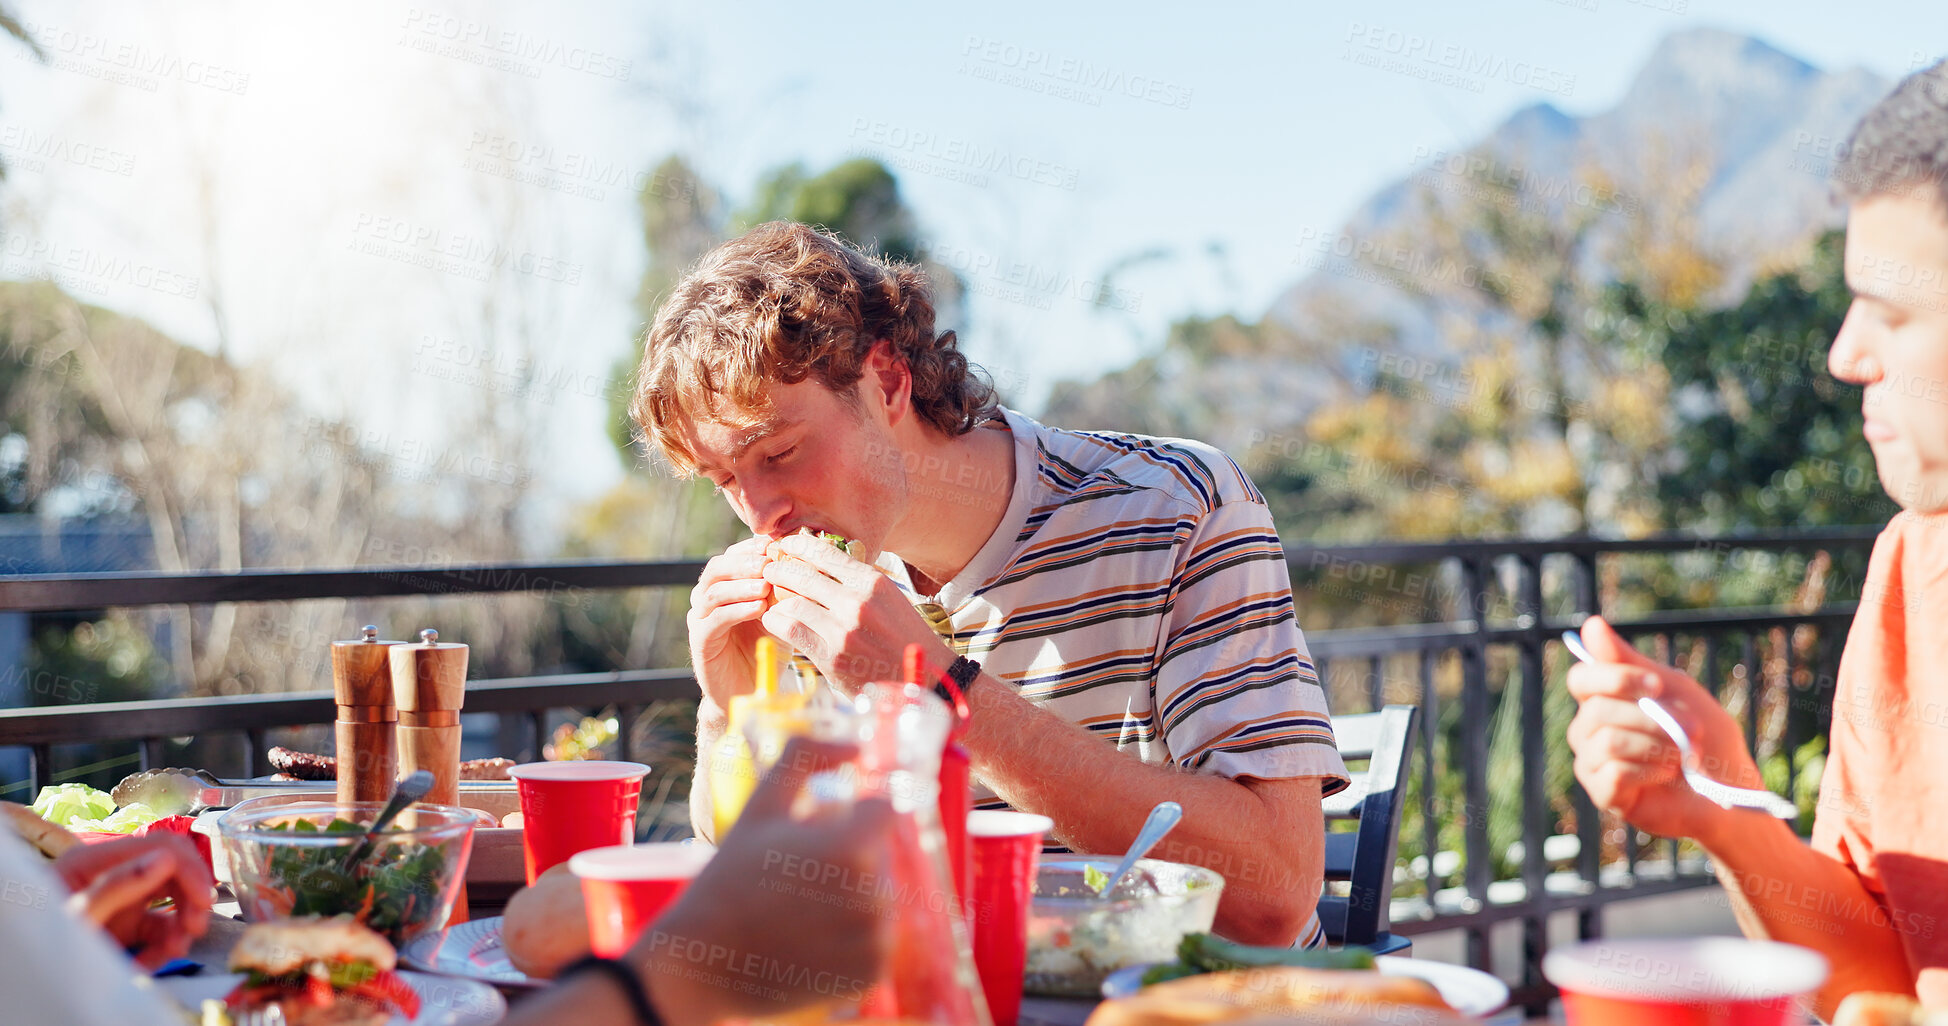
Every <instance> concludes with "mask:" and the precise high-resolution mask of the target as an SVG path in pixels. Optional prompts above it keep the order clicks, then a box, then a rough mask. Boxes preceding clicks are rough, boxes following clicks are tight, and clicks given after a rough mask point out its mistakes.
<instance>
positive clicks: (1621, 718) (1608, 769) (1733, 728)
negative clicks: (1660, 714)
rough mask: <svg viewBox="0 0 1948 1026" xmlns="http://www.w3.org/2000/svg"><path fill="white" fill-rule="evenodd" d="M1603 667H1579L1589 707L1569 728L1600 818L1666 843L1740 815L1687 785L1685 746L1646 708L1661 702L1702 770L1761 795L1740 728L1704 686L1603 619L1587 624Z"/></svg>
mask: <svg viewBox="0 0 1948 1026" xmlns="http://www.w3.org/2000/svg"><path fill="white" fill-rule="evenodd" d="M1582 634H1583V644H1584V645H1585V646H1587V647H1588V648H1589V650H1590V655H1592V656H1594V657H1595V658H1596V662H1593V663H1579V664H1577V665H1575V666H1572V667H1570V668H1569V691H1570V693H1571V694H1573V695H1575V696H1576V700H1577V701H1578V702H1580V703H1582V704H1581V706H1580V707H1579V708H1578V709H1577V710H1576V718H1575V719H1574V720H1572V721H1571V722H1570V724H1569V747H1570V749H1571V750H1572V751H1574V752H1575V753H1576V761H1575V768H1576V779H1577V780H1578V781H1580V782H1581V783H1582V785H1583V789H1584V790H1586V791H1588V792H1589V795H1590V799H1591V800H1592V801H1594V802H1595V803H1596V806H1597V807H1598V808H1600V809H1605V810H1608V811H1610V812H1615V813H1617V814H1619V815H1621V816H1622V817H1623V818H1625V819H1627V820H1629V821H1630V822H1631V823H1633V824H1635V825H1636V826H1638V827H1640V828H1642V829H1644V830H1648V831H1650V832H1651V833H1653V834H1657V835H1659V836H1663V837H1699V836H1700V835H1702V834H1705V833H1708V832H1710V831H1711V830H1713V829H1714V828H1716V827H1722V826H1725V825H1726V824H1727V823H1728V822H1732V821H1731V820H1729V819H1728V817H1735V816H1738V815H1740V814H1739V813H1736V812H1732V811H1729V810H1726V809H1723V808H1720V807H1719V806H1718V805H1717V804H1716V803H1715V802H1712V801H1711V800H1709V799H1707V798H1705V797H1703V796H1701V795H1699V794H1698V793H1697V792H1696V791H1693V790H1692V789H1691V786H1690V785H1689V784H1687V783H1685V781H1684V775H1683V772H1682V768H1681V767H1680V766H1679V763H1678V751H1677V744H1676V742H1674V741H1672V740H1671V738H1670V735H1668V734H1666V733H1664V731H1663V730H1662V729H1661V728H1659V727H1658V726H1657V724H1656V723H1654V722H1652V721H1651V719H1650V717H1648V716H1646V715H1644V713H1643V710H1641V709H1639V708H1638V707H1637V699H1639V698H1646V697H1648V698H1655V699H1657V701H1658V702H1659V703H1660V704H1662V705H1663V706H1664V708H1665V709H1668V710H1669V711H1670V713H1671V715H1672V716H1673V717H1675V718H1676V719H1677V721H1678V724H1679V725H1681V726H1682V727H1683V728H1684V730H1685V733H1687V734H1689V735H1690V738H1691V746H1692V749H1693V750H1694V751H1695V752H1696V754H1697V757H1698V759H1699V768H1700V769H1702V770H1704V772H1705V775H1706V776H1709V777H1711V778H1712V779H1714V780H1718V781H1721V782H1723V783H1727V784H1730V785H1732V786H1734V787H1760V786H1762V783H1763V782H1762V780H1761V778H1760V776H1759V770H1758V766H1757V764H1755V763H1754V762H1753V761H1752V756H1751V754H1750V753H1749V752H1747V751H1746V750H1745V740H1744V738H1743V737H1742V736H1741V735H1740V733H1739V729H1738V723H1737V721H1735V720H1733V719H1732V717H1731V714H1730V713H1727V712H1726V711H1725V709H1724V707H1723V706H1721V705H1719V704H1718V703H1717V701H1716V700H1714V699H1713V698H1712V697H1711V693H1710V692H1708V691H1706V690H1705V688H1704V686H1703V685H1702V684H1699V683H1698V682H1697V681H1695V680H1692V679H1691V678H1690V677H1689V676H1687V675H1686V674H1684V673H1681V672H1679V671H1678V670H1676V669H1673V668H1671V667H1669V666H1665V665H1663V664H1661V663H1658V662H1655V661H1654V660H1651V659H1649V658H1648V657H1646V656H1644V655H1643V654H1641V653H1639V652H1638V651H1637V650H1636V649H1634V648H1631V647H1630V646H1629V645H1628V644H1626V643H1625V642H1624V640H1623V639H1622V638H1621V637H1619V636H1618V635H1617V632H1616V631H1615V630H1613V629H1612V628H1611V627H1610V625H1609V624H1608V623H1606V622H1604V620H1603V619H1602V618H1601V617H1595V616H1593V617H1590V618H1589V620H1588V621H1586V622H1585V623H1584V624H1583V631H1582Z"/></svg>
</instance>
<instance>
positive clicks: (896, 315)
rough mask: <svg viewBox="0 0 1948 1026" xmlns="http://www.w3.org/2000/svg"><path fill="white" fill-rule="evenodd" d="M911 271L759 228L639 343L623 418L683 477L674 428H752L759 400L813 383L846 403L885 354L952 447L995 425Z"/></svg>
mask: <svg viewBox="0 0 1948 1026" xmlns="http://www.w3.org/2000/svg"><path fill="white" fill-rule="evenodd" d="M933 319H934V308H933V295H932V286H931V285H930V283H929V282H928V281H927V276H926V274H925V272H923V271H922V270H921V269H920V268H919V267H916V266H914V265H912V264H905V263H899V262H896V261H891V260H886V259H882V258H879V257H874V256H869V255H867V254H865V253H862V252H860V251H859V250H857V249H855V248H853V247H852V246H849V245H847V244H846V243H845V242H844V241H842V240H840V239H839V238H838V237H837V236H834V235H832V234H830V233H828V232H824V231H821V230H819V229H816V228H812V227H810V226H807V225H803V224H795V223H792V222H787V221H773V222H771V223H769V224H762V225H759V226H757V227H756V228H753V229H751V230H750V231H748V232H745V233H744V234H743V235H741V236H738V237H737V238H735V239H732V240H731V241H729V242H726V243H724V244H723V245H721V246H719V247H717V248H716V249H714V250H712V251H711V252H710V253H709V254H707V255H706V256H705V257H704V258H703V259H702V260H701V261H700V262H699V263H698V264H697V266H696V268H695V269H693V270H692V271H690V273H689V274H687V275H685V276H684V278H683V280H682V281H681V282H678V283H677V286H676V288H675V289H674V290H673V291H672V292H671V294H670V298H669V300H668V301H667V302H665V303H664V304H663V307H662V309H661V310H659V311H658V312H657V314H656V321H655V323H654V324H652V325H651V326H650V328H649V331H648V333H647V334H646V335H645V336H644V339H643V359H642V364H641V366H640V367H639V368H638V370H637V372H636V385H635V391H634V394H633V396H632V398H631V400H630V404H629V416H630V419H632V420H634V421H635V423H636V426H637V427H638V428H640V429H641V430H642V432H643V435H644V437H645V438H646V439H648V441H649V443H650V444H651V445H652V446H653V447H654V448H655V449H656V450H657V451H658V452H661V453H662V454H663V456H664V457H665V458H666V459H668V460H669V462H670V464H671V465H672V467H673V468H675V470H676V471H677V472H678V473H679V474H683V475H685V476H688V475H690V474H694V473H695V472H696V469H697V463H696V456H695V454H694V453H692V452H691V451H690V450H689V447H688V446H687V445H686V444H685V442H684V440H683V433H682V431H681V430H680V427H679V425H681V424H684V423H688V422H691V421H693V420H695V419H698V418H705V419H711V420H718V419H723V418H724V417H725V416H726V414H731V415H741V416H753V417H755V416H761V415H763V414H764V413H765V412H766V407H767V400H766V396H765V386H766V385H768V384H770V383H773V382H777V383H781V384H796V383H798V382H800V381H804V380H805V379H807V378H816V379H817V380H818V381H819V382H820V383H822V384H823V385H824V386H825V387H827V388H829V389H831V390H832V391H834V392H837V393H839V394H840V395H842V396H847V397H848V398H849V397H850V396H851V390H852V386H853V385H854V384H856V383H857V382H858V381H859V378H860V377H861V375H862V374H863V373H864V371H863V369H862V365H863V363H864V361H865V359H866V355H867V354H868V353H869V352H871V351H872V348H873V346H874V345H876V344H877V343H879V342H882V341H884V342H886V343H888V344H890V345H891V346H892V349H893V353H894V354H895V355H896V356H897V357H899V358H900V359H901V360H902V361H903V362H904V363H905V364H906V366H907V368H908V369H909V370H910V371H911V373H912V376H913V391H912V402H913V408H914V411H915V412H916V413H918V414H919V416H920V418H921V420H922V421H923V422H925V423H926V424H928V425H930V426H931V427H933V428H935V429H937V430H939V431H941V432H943V433H945V434H947V435H950V436H951V435H959V434H963V433H965V432H967V431H969V430H972V429H973V428H974V426H975V425H977V424H979V423H981V422H982V421H984V420H988V419H990V418H992V417H994V416H995V415H996V399H995V393H994V388H993V386H992V385H990V384H989V383H988V382H987V381H986V380H984V379H983V377H982V375H981V372H980V370H979V368H977V367H975V366H974V365H972V364H970V363H969V362H968V361H967V357H966V356H964V355H962V353H961V352H960V349H959V348H958V346H957V345H956V343H955V339H954V333H953V332H951V331H947V332H942V333H941V334H940V335H938V336H936V335H935V334H934V322H933Z"/></svg>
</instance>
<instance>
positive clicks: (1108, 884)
mask: <svg viewBox="0 0 1948 1026" xmlns="http://www.w3.org/2000/svg"><path fill="white" fill-rule="evenodd" d="M1183 818H1184V807H1183V806H1181V805H1179V804H1177V803H1176V802H1158V803H1157V807H1156V808H1154V809H1151V810H1150V818H1149V819H1146V820H1144V821H1143V829H1141V830H1138V831H1137V832H1136V840H1134V841H1132V842H1130V850H1129V851H1128V852H1126V853H1125V854H1124V855H1123V861H1121V862H1119V863H1117V864H1116V871H1115V872H1113V873H1111V874H1109V879H1107V880H1104V881H1103V885H1102V886H1101V887H1099V888H1097V889H1096V897H1098V898H1101V897H1106V896H1108V894H1109V892H1110V891H1113V890H1115V889H1116V884H1117V882H1118V881H1120V880H1122V879H1123V877H1125V876H1128V875H1129V872H1130V870H1131V869H1134V868H1135V867H1136V860H1138V859H1140V858H1142V857H1143V856H1145V855H1148V854H1150V849H1151V848H1154V847H1156V846H1157V842H1158V841H1161V840H1163V835H1165V834H1167V833H1169V832H1170V829H1171V828H1172V827H1174V826H1176V825H1177V821H1178V820H1180V819H1183Z"/></svg>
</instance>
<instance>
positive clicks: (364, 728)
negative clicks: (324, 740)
mask: <svg viewBox="0 0 1948 1026" xmlns="http://www.w3.org/2000/svg"><path fill="white" fill-rule="evenodd" d="M362 633H363V635H364V636H363V637H361V638H360V639H359V640H357V641H334V642H332V643H331V689H332V694H333V698H334V700H335V701H336V702H337V703H338V721H337V722H336V723H335V724H334V727H335V728H336V732H337V739H338V749H337V750H338V800H339V801H340V802H341V803H342V802H383V801H385V800H386V799H387V798H390V797H392V783H393V781H394V780H397V779H398V778H399V756H398V748H397V740H398V737H397V727H398V720H399V712H398V709H397V708H396V707H395V706H394V705H393V704H392V675H391V673H390V672H389V669H388V668H389V666H390V663H389V662H388V660H387V659H386V652H387V651H388V650H390V649H391V648H392V647H393V646H394V645H397V644H399V642H396V641H380V640H379V629H378V628H377V627H373V626H370V625H367V626H366V628H365V630H364V631H363V632H362Z"/></svg>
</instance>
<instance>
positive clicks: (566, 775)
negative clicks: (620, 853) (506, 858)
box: [507, 760, 649, 884]
mask: <svg viewBox="0 0 1948 1026" xmlns="http://www.w3.org/2000/svg"><path fill="white" fill-rule="evenodd" d="M648 773H649V767H648V766H645V765H643V764H642V763H640V762H600V761H595V760H590V761H586V762H530V763H524V764H522V765H520V766H516V767H514V768H513V769H510V770H508V771H507V775H508V776H510V777H513V778H514V780H515V782H516V787H517V788H518V789H519V791H520V795H521V857H522V859H523V861H525V862H526V864H527V870H528V883H529V884H533V883H534V882H535V881H536V880H538V879H540V877H541V874H543V873H545V872H547V871H548V870H550V869H553V868H554V867H556V866H558V865H561V864H562V863H564V862H567V861H568V857H569V856H570V855H573V854H575V853H576V852H582V851H587V850H589V849H590V848H609V847H614V846H615V845H618V844H628V843H629V842H631V841H633V840H635V839H636V805H637V803H639V802H640V801H642V795H643V777H644V776H646V775H648Z"/></svg>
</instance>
